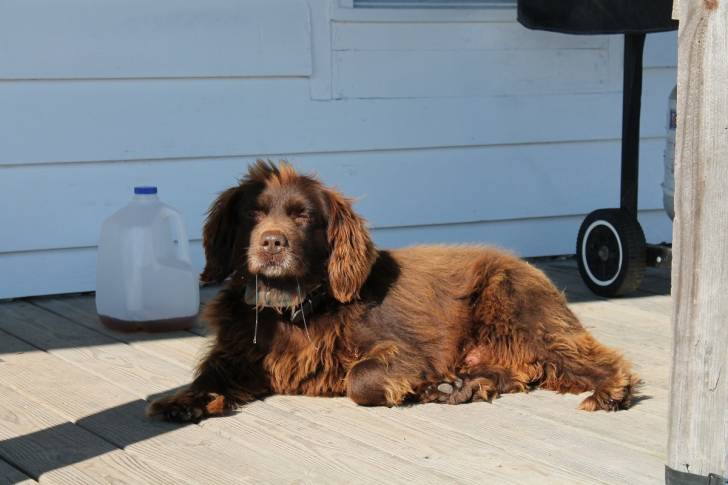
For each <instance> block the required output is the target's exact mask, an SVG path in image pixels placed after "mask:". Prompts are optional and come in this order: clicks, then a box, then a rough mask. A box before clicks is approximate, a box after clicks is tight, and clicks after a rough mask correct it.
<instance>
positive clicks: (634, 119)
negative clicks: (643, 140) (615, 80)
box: [619, 33, 645, 218]
mask: <svg viewBox="0 0 728 485" xmlns="http://www.w3.org/2000/svg"><path fill="white" fill-rule="evenodd" d="M644 46H645V34H644V33H639V34H625V35H624V83H623V94H622V183H621V186H620V204H619V206H620V207H621V208H622V209H623V210H625V211H627V212H628V213H629V214H630V215H631V216H632V217H635V218H636V217H637V185H638V179H639V166H640V163H639V158H640V109H641V107H642V53H643V51H644Z"/></svg>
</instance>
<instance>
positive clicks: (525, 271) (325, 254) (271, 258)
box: [148, 162, 638, 421]
mask: <svg viewBox="0 0 728 485" xmlns="http://www.w3.org/2000/svg"><path fill="white" fill-rule="evenodd" d="M204 246H205V254H206V257H207V266H206V267H205V270H204V272H203V274H202V279H203V280H204V281H216V282H222V281H223V280H225V279H227V278H228V277H230V281H229V283H228V284H227V286H226V287H225V288H224V289H223V290H222V291H221V292H220V293H219V294H218V296H217V297H216V298H215V299H214V300H213V301H212V302H211V303H210V304H209V305H208V306H207V307H206V311H205V314H206V318H207V321H208V322H209V324H210V325H211V326H212V328H213V329H214V330H215V331H216V336H215V342H214V345H213V346H212V348H211V350H210V351H209V353H208V354H207V356H206V357H205V358H204V359H203V361H202V362H201V364H200V365H199V368H198V369H197V372H196V377H195V379H194V381H193V382H192V384H190V386H189V388H186V389H184V390H182V391H180V392H179V393H177V395H175V396H171V397H166V398H162V399H160V400H157V401H155V402H153V403H152V404H151V405H150V407H149V410H148V412H149V414H150V415H151V416H159V417H162V418H164V419H167V420H172V421H198V420H200V419H202V418H205V417H208V416H213V415H219V414H223V413H225V412H228V411H230V410H232V409H234V408H236V407H238V406H240V405H243V404H245V403H246V402H250V401H252V400H254V399H257V398H261V397H263V396H266V395H269V394H273V393H278V394H306V395H310V396H348V397H350V398H351V399H352V400H354V401H355V402H357V403H359V404H363V405H370V406H379V405H382V406H396V405H399V404H402V403H405V402H429V401H439V402H447V403H450V404H458V403H462V402H467V401H472V400H480V399H482V400H490V399H491V398H493V397H494V396H497V395H498V394H500V393H508V392H522V391H526V390H528V389H533V388H537V387H540V388H543V389H550V390H553V391H556V392H560V393H567V392H568V393H580V392H584V391H593V394H592V395H590V396H589V397H587V398H586V399H585V400H584V401H583V402H582V403H581V405H580V408H581V409H584V410H587V411H595V410H598V409H603V410H608V411H614V410H618V409H624V408H627V407H629V405H630V401H631V398H632V394H633V390H634V388H635V386H636V385H637V383H638V379H637V377H636V376H635V375H634V374H633V373H632V372H631V370H630V365H629V363H628V362H626V361H625V360H624V359H623V358H622V357H621V356H620V355H619V354H618V353H617V352H615V351H613V350H611V349H609V348H606V347H604V346H603V345H601V344H600V343H599V342H597V341H596V340H595V339H594V338H593V337H592V336H591V335H590V334H589V333H588V332H587V331H586V330H585V329H584V327H582V325H581V324H580V323H579V321H578V320H577V319H576V317H575V316H574V314H573V313H572V312H571V311H570V310H569V309H568V308H567V306H566V300H565V299H564V297H563V295H562V294H561V293H560V292H559V291H557V289H556V288H555V287H554V286H553V284H552V283H551V282H550V281H549V280H548V278H547V277H546V276H545V275H544V274H543V273H542V272H541V271H539V270H538V269H536V268H534V267H533V266H531V265H530V264H528V263H527V262H525V261H522V260H520V259H518V258H516V257H514V256H511V255H510V254H507V253H504V252H502V251H499V250H496V249H492V248H487V247H481V246H452V247H447V246H420V247H412V248H407V249H398V250H392V251H384V250H377V249H376V248H375V247H374V245H373V244H372V241H371V239H370V236H369V232H368V231H367V229H366V226H365V223H364V220H363V219H362V218H361V217H359V216H358V215H357V214H356V213H355V212H354V211H353V210H352V206H351V203H350V201H349V200H348V199H346V198H344V197H343V196H342V195H341V194H339V193H338V192H336V191H334V190H332V189H330V188H327V187H325V186H323V185H322V184H321V183H320V182H318V181H317V180H316V179H314V178H312V177H309V176H302V175H298V174H297V173H296V172H295V171H294V170H293V168H291V166H290V165H288V164H286V163H281V164H280V165H278V166H276V165H273V164H271V163H265V162H258V163H257V164H255V165H253V166H251V167H250V170H249V173H248V175H247V176H246V177H245V178H244V179H243V180H242V181H241V182H240V184H239V185H238V186H237V187H233V188H231V189H228V190H227V191H225V192H223V193H222V194H221V195H220V196H219V197H218V199H217V200H216V201H215V202H214V204H213V205H212V208H211V209H210V213H209V217H208V219H207V223H206V224H205V229H204Z"/></svg>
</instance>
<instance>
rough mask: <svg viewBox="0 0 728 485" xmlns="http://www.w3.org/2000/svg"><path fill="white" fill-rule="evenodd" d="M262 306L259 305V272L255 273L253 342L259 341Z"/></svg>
mask: <svg viewBox="0 0 728 485" xmlns="http://www.w3.org/2000/svg"><path fill="white" fill-rule="evenodd" d="M259 312H260V307H259V306H258V273H255V330H253V343H254V344H257V343H258V313H259Z"/></svg>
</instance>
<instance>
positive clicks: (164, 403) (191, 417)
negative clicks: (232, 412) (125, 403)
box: [147, 391, 226, 423]
mask: <svg viewBox="0 0 728 485" xmlns="http://www.w3.org/2000/svg"><path fill="white" fill-rule="evenodd" d="M225 409H226V408H225V405H224V398H223V397H222V396H221V395H219V394H215V393H210V392H192V391H184V392H182V393H179V394H175V395H174V396H167V397H163V398H160V399H157V400H156V401H153V402H152V403H151V404H149V406H147V416H148V417H150V418H155V419H163V420H165V421H171V422H175V423H199V422H200V421H201V420H202V419H204V418H207V417H210V416H212V415H216V414H222V413H223V412H224V411H225Z"/></svg>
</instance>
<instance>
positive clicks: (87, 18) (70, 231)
mask: <svg viewBox="0 0 728 485" xmlns="http://www.w3.org/2000/svg"><path fill="white" fill-rule="evenodd" d="M130 1H131V0H130ZM134 1H136V0H134ZM322 1H323V0H322ZM137 3H139V5H137V6H136V7H134V5H133V2H132V3H124V4H119V5H117V6H116V7H114V8H113V9H111V10H104V9H102V8H101V7H99V6H97V5H96V4H95V3H94V2H88V1H85V0H73V2H72V3H70V4H68V3H66V4H65V5H64V7H63V8H61V7H60V5H59V6H56V5H55V3H54V2H50V1H49V0H45V1H42V0H32V1H31V0H25V1H22V2H21V1H20V0H14V1H10V2H6V3H4V4H3V6H2V7H0V8H2V10H3V11H2V12H0V13H2V15H0V39H1V40H2V41H4V42H0V79H4V81H1V82H0V194H3V195H2V206H3V209H2V210H0V275H2V277H0V298H3V297H14V296H25V295H31V294H43V293H58V292H69V291H85V290H91V289H93V286H94V281H93V277H94V263H95V249H94V246H95V244H96V240H97V237H98V231H99V226H100V223H101V221H102V220H103V219H104V218H105V217H107V216H108V215H109V214H110V213H111V212H113V211H114V210H115V209H116V208H118V207H120V206H122V205H123V204H125V203H126V202H127V201H128V199H129V197H130V195H129V194H130V191H131V187H133V186H134V185H137V184H150V183H154V184H157V185H159V187H160V193H161V196H162V198H163V199H164V200H165V201H167V202H168V203H170V204H171V205H173V206H175V207H177V208H179V209H180V210H181V211H182V212H183V215H184V216H185V219H186V222H187V225H188V228H189V232H190V237H191V239H192V240H193V244H192V246H193V253H194V258H193V259H194V261H195V265H196V267H198V268H199V267H201V265H202V264H203V256H202V253H201V250H200V244H199V238H200V233H201V225H202V223H203V219H204V213H205V211H206V209H207V207H208V206H209V204H210V202H211V200H212V199H213V198H214V197H215V195H216V193H217V192H219V191H221V190H223V189H224V188H226V187H228V186H229V185H231V184H233V183H235V179H236V177H238V176H239V175H240V174H241V173H242V172H243V171H244V170H245V166H246V165H247V164H248V163H249V162H251V161H252V160H254V159H255V158H256V157H258V156H270V157H271V158H279V157H286V158H290V159H291V160H293V161H294V162H295V163H296V165H297V166H299V167H301V169H302V170H303V171H315V172H317V173H319V175H320V177H321V178H322V179H323V180H324V181H325V182H327V183H330V184H333V185H336V186H338V187H339V188H340V189H341V190H342V191H344V192H345V193H347V194H348V195H351V196H353V197H357V198H358V202H357V208H358V210H360V211H361V213H362V214H363V215H364V216H365V217H367V219H368V220H369V221H370V223H371V225H372V227H373V228H374V233H375V238H376V240H377V242H378V243H380V244H383V245H386V246H399V245H403V244H411V243H418V242H466V241H467V242H488V243H493V244H497V245H501V246H503V247H507V248H510V249H512V250H514V251H517V252H518V253H520V254H524V255H544V254H563V253H572V252H573V246H574V244H575V242H574V241H575V237H576V230H577V229H578V224H579V221H580V219H581V218H582V217H583V214H585V213H587V212H589V211H591V210H593V209H595V208H599V207H607V206H614V205H617V203H618V179H619V137H620V132H621V126H620V112H621V93H620V88H621V65H620V63H621V46H620V42H618V41H617V42H615V38H609V37H605V36H595V37H575V36H566V35H558V34H553V33H547V32H533V31H527V30H525V29H523V28H522V27H520V26H519V25H518V24H517V23H515V22H514V21H506V22H502V21H501V22H437V21H435V22H383V23H377V22H350V21H347V22H338V21H333V22H331V23H330V28H331V32H319V31H315V32H312V31H311V26H312V25H313V26H315V28H316V29H319V30H320V29H323V28H328V26H329V25H328V23H327V21H325V20H323V19H320V18H318V17H316V18H313V19H311V18H309V16H310V15H312V14H311V12H314V15H321V12H324V11H326V10H327V9H325V8H323V9H322V8H311V9H310V10H309V8H308V6H307V5H306V4H305V3H304V2H302V1H293V0H280V1H278V2H269V1H266V2H261V1H252V0H246V1H242V2H241V1H232V0H214V1H212V2H206V3H205V5H204V8H203V6H201V4H198V3H194V2H188V1H184V2H172V3H170V2H169V1H167V0H165V1H164V2H155V3H154V5H151V4H148V3H146V2H137ZM121 5H124V7H122V6H121ZM34 7H35V9H34ZM41 7H42V8H41ZM200 9H202V10H203V11H202V12H200V11H199V10H200ZM31 11H34V12H35V14H34V15H32V16H31V15H30V12H31ZM37 12H44V13H43V14H42V15H41V14H38V13H37ZM371 12H372V11H368V13H367V17H368V18H371V15H372V13H371ZM353 13H356V12H353ZM142 14H143V15H142ZM31 17H35V18H36V20H35V23H34V25H35V26H34V27H33V28H30V27H29V24H28V23H27V22H25V23H23V21H24V20H27V19H29V18H31ZM349 18H351V15H349ZM94 19H96V22H94V21H93V20H94ZM34 30H35V32H34ZM206 33H207V34H208V35H205V34H206ZM311 39H330V41H331V45H330V46H327V45H326V44H325V43H324V44H321V43H320V42H319V41H318V40H316V41H315V42H314V43H313V44H312V41H311ZM9 40H10V41H12V42H9V43H8V41H9ZM673 45H674V39H673V37H671V34H660V35H655V36H650V37H648V42H647V49H646V52H645V66H646V70H645V93H644V99H643V118H642V134H643V143H642V147H641V156H642V167H641V174H640V178H641V187H640V205H641V208H642V209H643V210H644V212H643V213H642V214H641V218H642V219H643V223H644V224H645V230H646V232H647V234H648V240H652V241H659V240H669V238H670V223H669V220H667V218H666V217H665V216H664V214H663V213H662V212H661V204H662V202H661V189H660V187H659V182H660V180H661V177H662V150H663V146H664V142H663V138H662V137H663V136H664V133H665V126H664V124H665V122H664V117H665V112H666V109H667V96H668V93H669V91H670V90H671V89H672V86H673V85H674V52H673V51H672V50H671V49H672V47H673ZM18 46H23V47H22V48H20V47H18ZM317 56H319V59H320V56H331V60H332V62H331V64H330V69H331V71H330V72H328V71H325V70H324V71H323V72H321V71H316V70H315V69H314V67H313V66H324V67H325V66H327V65H328V64H327V63H320V62H319V63H318V64H316V63H312V60H315V59H317ZM671 62H672V64H671ZM327 77H328V78H330V79H331V81H332V85H333V88H332V91H331V93H330V94H331V95H332V96H331V97H332V99H330V100H319V99H316V100H312V99H311V93H312V92H313V91H314V89H312V83H313V82H316V80H321V79H322V78H327ZM325 85H326V83H324V84H322V85H320V86H325ZM320 86H319V87H317V88H316V89H317V90H318V91H317V92H318V93H319V94H320V92H321V91H320ZM324 89H325V88H324ZM324 92H325V91H324ZM319 97H321V96H319V95H317V98H319ZM324 97H325V96H324Z"/></svg>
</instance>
